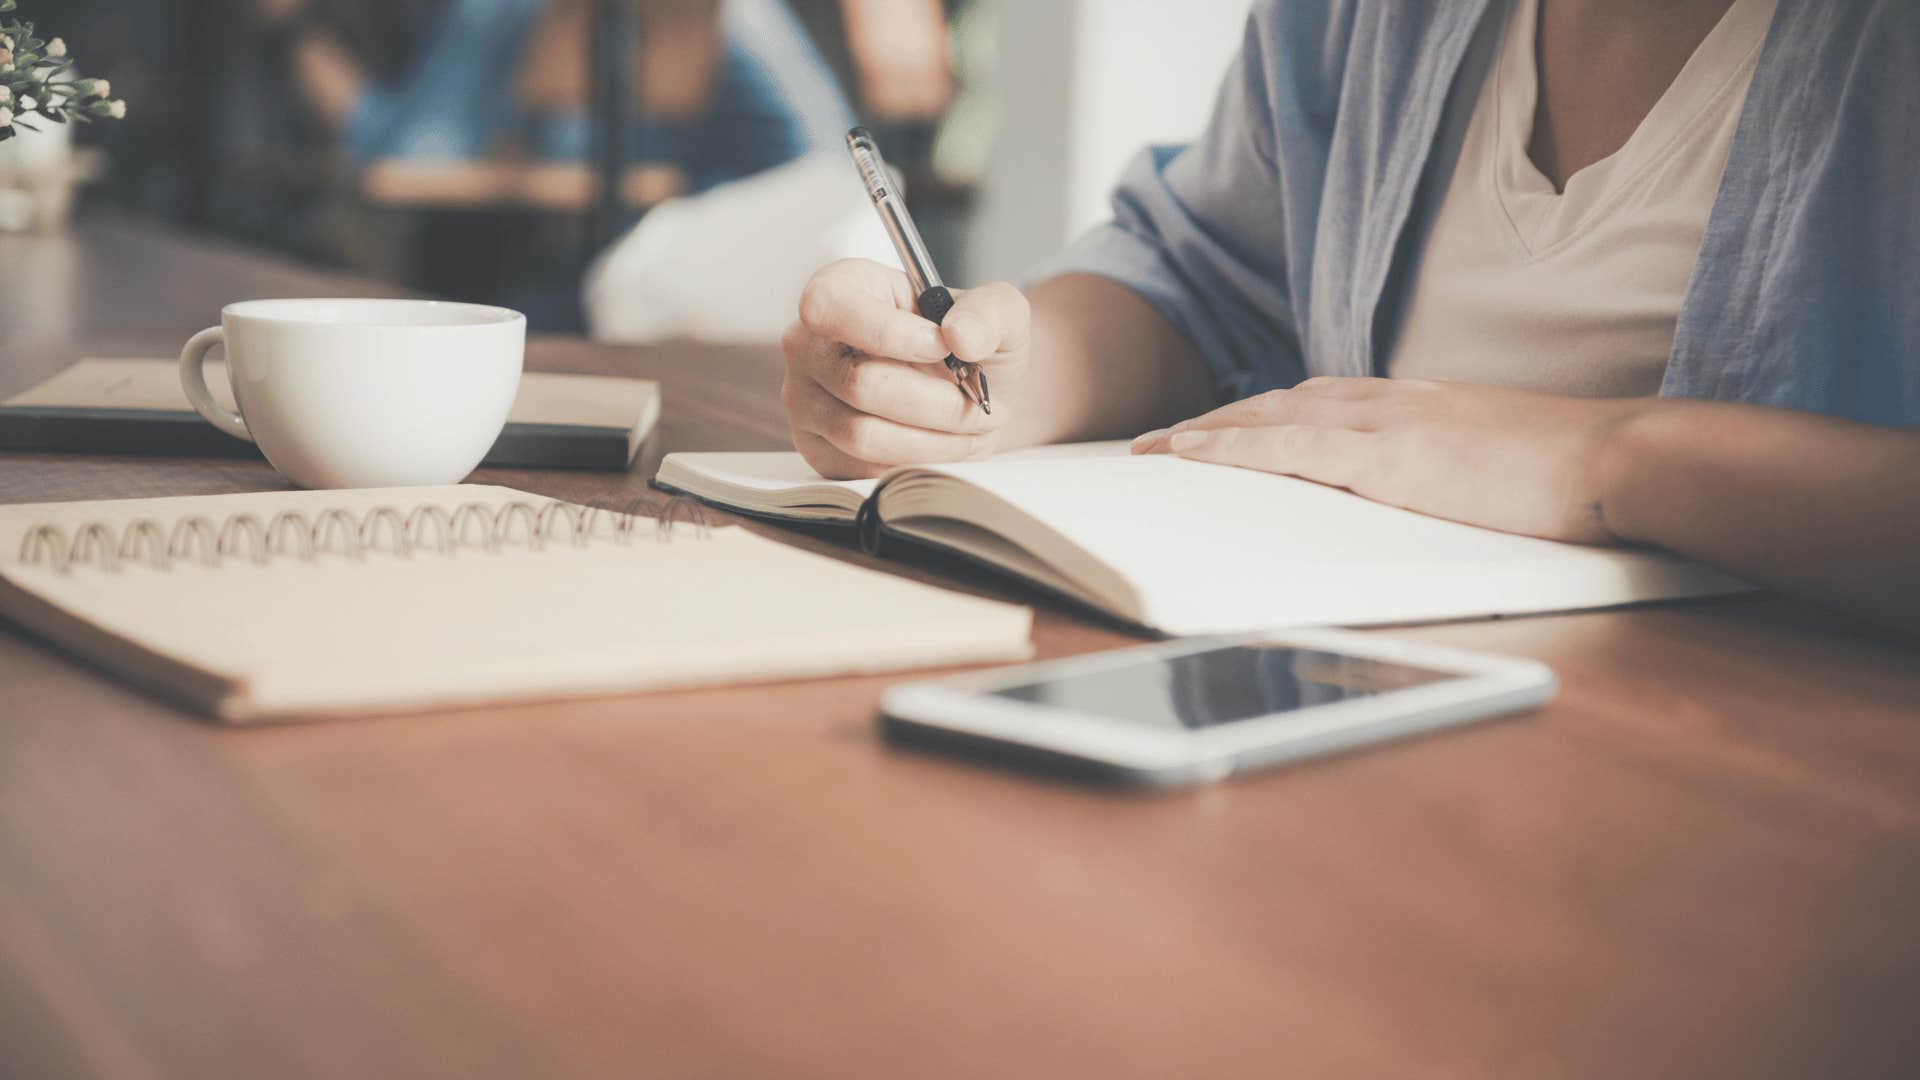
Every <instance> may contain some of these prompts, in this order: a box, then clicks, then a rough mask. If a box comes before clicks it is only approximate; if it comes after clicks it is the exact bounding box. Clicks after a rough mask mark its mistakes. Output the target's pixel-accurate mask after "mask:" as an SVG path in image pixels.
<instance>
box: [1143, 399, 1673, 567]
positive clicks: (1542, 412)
mask: <svg viewBox="0 0 1920 1080" xmlns="http://www.w3.org/2000/svg"><path fill="white" fill-rule="evenodd" d="M1662 406H1663V403H1662V402H1660V401H1658V400H1657V399H1650V398H1636V399H1625V400H1592V399H1585V398H1568V397H1559V396H1555V395H1551V394H1542V393H1534V392H1530V391H1524V390H1508V389H1503V388H1498V387H1489V386H1477V385H1472V384H1468V383H1444V382H1420V381H1413V380H1396V379H1336V378H1318V379H1309V380H1307V381H1306V382H1303V383H1301V384H1300V385H1298V386H1296V387H1294V388H1293V389H1291V390H1275V391H1272V392H1271V393H1266V394H1261V395H1259V396H1258V397H1252V398H1248V399H1246V400H1244V401H1237V402H1234V403H1233V404H1231V405H1227V406H1223V407H1222V408H1219V409H1215V410H1214V411H1212V412H1210V413H1207V414H1206V415H1204V416H1199V417H1195V418H1194V419H1192V420H1188V421H1185V422H1183V423H1180V424H1176V425H1174V426H1173V427H1171V428H1167V429H1164V430H1161V431H1152V432H1148V433H1147V434H1145V435H1142V436H1140V438H1138V439H1136V440H1135V441H1134V445H1133V449H1134V452H1135V453H1157V452H1168V451H1171V452H1172V453H1175V454H1178V455H1180V456H1181V457H1185V458H1192V459H1193V460H1195V461H1211V462H1218V463H1220V464H1223V465H1238V466H1241V467H1243V468H1249V469H1259V470H1261V471H1263V472H1272V473H1284V474H1287V475H1289V476H1298V477H1301V478H1303V479H1306V480H1314V481H1318V482H1320V483H1323V484H1330V485H1332V486H1334V487H1342V488H1346V489H1348V490H1350V491H1353V492H1354V493H1356V494H1359V495H1364V496H1366V497H1367V498H1369V499H1373V500H1374V501H1376V502H1383V503H1387V504H1389V505H1391V506H1399V507H1404V508H1406V509H1408V510H1417V511H1419V512H1421V513H1423V514H1431V515H1433V516H1434V517H1442V518H1450V519H1452V520H1454V521H1464V522H1467V523H1468V524H1471V525H1482V526H1486V527H1488V528H1493V529H1502V530H1505V531H1507V532H1515V533H1526V534H1529V535H1533V536H1545V537H1550V538H1552V539H1556V540H1573V541H1578V542H1582V543H1590V544H1604V543H1613V542H1617V541H1618V540H1620V539H1621V537H1620V536H1618V535H1617V534H1616V533H1615V532H1614V530H1613V529H1611V528H1610V527H1609V525H1608V522H1607V512H1606V500H1607V493H1608V491H1609V490H1610V484H1611V482H1612V479H1613V478H1612V476H1611V475H1610V469H1611V468H1612V455H1611V453H1610V451H1611V449H1612V445H1613V442H1614V435H1615V434H1616V433H1617V432H1618V431H1620V429H1621V428H1622V427H1623V426H1624V425H1625V424H1626V423H1627V422H1628V421H1629V420H1631V419H1633V418H1635V417H1636V416H1639V415H1641V414H1643V413H1645V412H1647V411H1649V410H1652V409H1657V408H1661V407H1662Z"/></svg>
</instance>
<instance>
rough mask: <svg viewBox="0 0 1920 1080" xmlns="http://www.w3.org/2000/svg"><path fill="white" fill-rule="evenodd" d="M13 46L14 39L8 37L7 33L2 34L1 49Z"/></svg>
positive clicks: (0, 37)
mask: <svg viewBox="0 0 1920 1080" xmlns="http://www.w3.org/2000/svg"><path fill="white" fill-rule="evenodd" d="M11 48H13V39H12V38H10V37H8V36H7V35H5V34H0V49H11Z"/></svg>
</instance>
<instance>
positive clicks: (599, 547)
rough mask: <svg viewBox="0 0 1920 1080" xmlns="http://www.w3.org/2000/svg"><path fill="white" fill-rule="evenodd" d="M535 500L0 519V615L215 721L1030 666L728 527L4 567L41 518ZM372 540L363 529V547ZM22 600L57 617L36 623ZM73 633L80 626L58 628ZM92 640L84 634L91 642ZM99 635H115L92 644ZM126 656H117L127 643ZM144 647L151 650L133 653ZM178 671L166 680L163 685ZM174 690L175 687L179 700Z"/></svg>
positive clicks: (909, 588)
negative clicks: (539, 541) (207, 696)
mask: <svg viewBox="0 0 1920 1080" xmlns="http://www.w3.org/2000/svg"><path fill="white" fill-rule="evenodd" d="M516 501H525V502H529V503H533V504H535V505H541V504H545V503H546V502H547V501H548V500H544V499H538V498H536V497H533V496H528V495H524V494H522V493H520V492H516V491H511V490H507V489H503V488H487V487H477V486H462V487H455V488H416V489H389V490H386V491H375V492H364V491H349V492H278V493H270V494H258V495H231V496H207V497H199V498H191V499H152V500H130V501H123V502H95V503H68V504H41V505H35V506H16V507H5V508H0V560H4V561H3V562H0V574H3V575H4V577H5V579H6V580H7V582H8V584H9V585H11V586H13V587H14V589H12V590H9V595H7V596H6V597H4V599H5V600H6V607H7V610H9V611H10V612H12V613H14V617H15V618H16V619H19V620H20V621H24V622H26V623H27V624H28V625H30V626H33V627H35V628H36V629H40V630H41V632H43V633H47V634H48V635H49V636H52V637H55V638H56V639H59V640H62V641H63V642H65V643H66V644H68V645H69V647H71V648H73V649H75V650H76V651H79V652H82V653H85V654H89V655H92V656H94V657H95V658H96V659H98V660H100V661H101V662H103V663H107V664H109V666H116V667H119V668H121V669H122V670H125V671H127V672H128V673H129V674H132V675H134V676H135V677H140V676H141V675H142V673H143V672H145V673H147V674H148V676H149V677H148V678H147V679H146V681H148V682H150V683H152V682H157V681H158V682H164V681H166V680H165V679H156V678H154V677H152V676H151V671H152V669H153V667H154V662H153V659H152V658H156V657H157V658H159V659H160V661H161V666H163V667H165V666H168V665H185V666H186V667H188V668H191V669H196V670H197V671H198V672H200V673H204V674H205V675H207V676H211V677H213V678H214V679H215V680H216V681H218V682H221V683H225V684H227V688H226V690H225V691H224V692H223V693H221V694H219V695H218V700H216V701H213V702H199V704H201V705H202V707H204V708H208V709H210V711H215V712H218V713H220V714H221V715H223V716H225V717H226V718H228V719H236V720H243V719H250V718H253V717H256V716H265V715H276V714H292V715H307V714H316V713H330V712H346V711H365V710H388V709H410V708H421V707H428V706H438V705H446V704H452V703H456V702H478V701H492V700H500V699H508V698H529V697H562V696H574V695H583V694H596V693H610V692H620V691H628V690H638V689H645V688H653V687H660V686H681V685H691V684H697V683H711V682H720V681H748V680H765V679H777V678H793V677H799V676H815V675H827V674H841V673H850V672H862V671H882V670H891V669H898V668H903V667H912V666H921V665H928V664H942V663H963V662H974V661H987V660H1001V659H1013V658H1018V657H1021V656H1024V655H1025V654H1026V653H1027V652H1028V644H1027V637H1028V629H1029V622H1030V613H1029V612H1028V611H1027V610H1026V609H1024V608H1019V607H1013V606H1010V605H1005V604H999V603H994V602H990V601H984V600H978V599H974V598H971V597H966V596H961V595H958V594H955V593H950V592H946V591H944V590H941V589H937V588H933V587H930V586H926V585H921V584H917V583H914V582H910V581H906V580H903V579H900V578H897V577H893V576H890V575H887V574H881V573H876V572H873V571H869V570H863V569H860V568H858V567H854V566H850V565H848V564H846V563H842V562H839V561H836V560H833V559H828V558H825V557H822V556H817V555H811V554H807V553H805V552H801V551H798V550H795V549H793V548H790V547H787V546H785V545H782V544H779V543H776V542H773V541H770V540H765V539H762V538H760V537H758V536H755V535H753V534H751V533H749V532H747V531H745V530H743V529H740V528H721V529H714V530H711V531H706V532H704V533H702V532H701V531H700V530H695V529H692V528H689V527H687V526H685V525H682V526H679V527H678V529H677V531H675V532H674V533H673V535H672V537H671V538H670V539H665V540H662V539H660V538H659V537H658V536H657V535H656V531H655V529H654V527H653V523H652V522H651V521H644V522H642V523H641V525H642V527H640V528H637V529H636V530H634V533H633V536H632V539H631V540H630V541H628V542H625V543H621V542H616V541H615V540H614V539H612V538H611V536H610V535H609V536H607V537H602V538H601V539H598V540H596V541H595V542H593V543H591V544H588V545H586V546H583V547H576V546H574V545H573V544H571V543H569V542H553V543H549V544H547V545H546V546H545V547H544V548H543V549H542V550H537V551H536V550H532V549H530V548H529V547H528V546H526V545H525V544H524V543H520V542H509V543H504V544H502V545H501V548H500V550H498V551H497V552H492V553H488V552H484V551H480V550H477V549H473V550H469V549H462V550H459V551H457V552H455V553H453V554H451V555H443V554H440V553H439V552H438V551H433V552H421V553H416V554H413V555H411V556H409V557H404V558H403V557H400V556H397V555H394V554H391V553H389V552H386V551H380V552H374V553H371V554H367V555H365V556H364V557H362V558H360V559H357V560H355V559H349V558H346V557H344V556H341V555H322V556H320V557H318V558H316V559H314V560H312V561H304V560H302V559H300V558H298V557H286V556H281V557H276V558H274V559H273V560H271V561H270V562H268V563H266V564H265V565H256V564H255V563H254V562H253V561H252V560H251V559H250V558H248V557H246V556H245V554H244V551H245V550H246V549H241V550H242V552H243V553H242V554H241V555H240V557H229V558H226V559H224V560H222V562H221V563H220V565H218V566H215V567H208V566H204V565H200V564H199V563H198V562H196V561H194V560H191V559H186V560H175V561H174V562H173V563H172V564H171V565H170V566H169V568H167V569H164V570H161V569H155V568H153V567H151V566H148V565H146V564H144V563H138V562H131V561H130V562H128V563H126V564H124V565H122V566H121V567H120V568H119V569H118V570H113V571H109V570H106V569H103V568H101V567H99V566H96V565H75V566H74V567H72V568H71V569H70V570H68V571H67V572H65V573H61V572H58V571H57V570H55V569H54V568H53V567H52V566H51V565H46V564H43V565H38V566H28V565H23V564H22V562H21V559H20V555H21V542H22V539H23V537H24V536H25V535H26V533H27V531H28V530H29V529H30V528H32V527H34V526H36V525H40V524H51V525H55V526H58V527H60V528H61V529H62V530H63V531H64V533H65V534H66V535H68V536H69V537H71V536H73V535H75V534H77V532H78V530H79V529H80V528H81V527H82V526H84V525H85V524H87V523H96V522H97V523H100V524H102V525H104V526H106V530H107V531H108V532H110V533H113V534H116V535H117V534H120V533H122V532H123V531H124V529H125V528H126V527H127V526H128V525H130V524H132V523H133V522H134V521H136V520H139V519H147V520H152V521H154V522H157V523H159V524H161V525H162V526H163V527H167V526H168V525H169V523H171V522H175V521H177V520H178V519H180V518H181V517H184V516H188V515H195V516H199V517H202V518H206V519H208V520H210V521H213V522H215V523H217V522H219V521H220V520H222V519H225V518H227V517H228V516H229V515H231V514H236V513H247V514H251V515H253V516H254V517H255V518H256V519H258V520H259V521H261V522H263V523H264V522H265V521H267V520H268V519H270V518H272V517H273V515H275V514H276V513H279V512H281V511H283V510H294V511H297V512H300V513H302V514H303V515H305V516H306V517H307V518H308V519H313V518H315V517H317V516H318V515H319V514H320V513H322V512H324V511H325V510H328V509H332V508H336V507H337V508H341V509H344V510H347V511H349V512H352V513H357V514H362V515H364V514H367V513H370V512H372V511H373V510H375V509H376V508H377V507H382V506H385V507H393V508H395V509H397V510H399V511H400V512H402V513H405V512H406V511H407V510H409V509H410V508H412V507H415V506H418V505H421V504H423V503H429V504H433V505H437V506H442V507H444V508H447V509H449V510H451V509H452V508H454V507H456V506H458V505H460V504H463V503H480V504H484V505H486V506H489V507H496V508H497V507H504V506H506V505H508V504H510V503H513V502H516ZM376 538H377V537H376ZM14 590H19V591H24V592H25V593H28V594H31V596H32V597H34V598H37V599H38V600H40V601H44V602H45V604H47V605H51V606H52V607H53V608H56V609H60V610H62V611H64V612H65V613H67V615H69V616H71V617H72V619H71V620H57V622H58V623H59V624H60V625H56V624H55V623H50V622H49V621H48V620H47V619H46V618H45V617H44V613H43V615H42V616H41V617H34V616H33V612H32V610H31V609H32V608H33V607H34V606H35V605H34V604H33V603H32V601H31V600H27V601H25V602H24V604H25V606H24V607H23V606H21V604H22V600H21V598H20V597H18V596H17V595H13V593H14ZM73 620H77V621H78V623H79V624H81V625H80V626H79V627H75V626H73V625H68V624H70V623H71V622H72V621H73ZM88 628H91V629H88ZM102 633H104V635H106V636H109V637H111V638H115V639H119V641H117V642H112V643H105V644H103V642H102V640H101V638H102ZM128 646H131V647H132V648H128ZM145 654H151V656H150V657H148V656H146V655H145ZM176 675H177V672H176ZM176 689H177V687H176Z"/></svg>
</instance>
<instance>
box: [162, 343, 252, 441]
mask: <svg viewBox="0 0 1920 1080" xmlns="http://www.w3.org/2000/svg"><path fill="white" fill-rule="evenodd" d="M226 340H227V334H226V331H224V330H222V329H220V328H219V327H217V326H210V327H208V328H207V329H205V330H202V331H200V332H199V333H197V334H195V335H193V336H192V337H191V338H188V339H187V347H186V348H184V349H181V350H180V388H181V389H183V390H185V391H186V392H187V400H188V401H190V402H192V403H193V411H194V412H197V413H199V414H200V415H201V416H203V417H206V420H207V423H209V424H212V425H213V426H214V427H217V428H219V429H220V430H221V431H224V432H226V433H227V434H229V435H231V436H233V437H234V438H236V439H245V440H247V441H248V442H252V441H253V436H252V435H249V434H248V433H247V422H246V421H245V420H242V419H241V418H240V414H239V413H237V412H234V411H233V410H231V409H228V408H225V407H223V406H222V405H221V404H220V403H219V402H217V401H215V400H213V394H212V392H210V391H209V390H208V389H207V370H206V363H207V351H208V350H210V349H212V348H213V347H214V346H215V345H222V344H225V343H226Z"/></svg>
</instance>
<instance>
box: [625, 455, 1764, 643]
mask: <svg viewBox="0 0 1920 1080" xmlns="http://www.w3.org/2000/svg"><path fill="white" fill-rule="evenodd" d="M654 482H655V483H656V484H657V485H659V486H660V487H663V488H667V489H669V490H674V491H683V492H686V493H688V494H691V495H695V496H698V497H700V498H702V499H706V500H709V501H711V502H714V503H717V504H719V505H722V506H726V507H730V508H732V509H736V510H740V511H743V512H746V513H751V514H759V515H764V516H768V517H774V518H783V519H788V520H804V521H838V522H848V523H851V522H854V521H855V520H856V518H858V519H860V520H862V521H863V522H864V523H866V524H868V525H870V526H873V528H871V529H870V530H869V533H870V537H871V536H873V535H878V534H879V533H881V532H884V533H886V534H891V535H897V536H903V537H907V538H910V539H913V540H916V541H920V542H922V543H926V544H931V545H933V546H935V547H940V548H945V549H947V550H950V551H953V552H957V553H959V554H961V555H964V556H967V557H969V558H972V559H975V560H977V561H979V562H983V563H987V564H990V565H992V566H995V567H998V568H1000V569H1002V570H1005V571H1007V572H1009V573H1012V574H1016V575H1018V576H1020V577H1023V578H1026V579H1028V580H1030V581H1033V582H1035V583H1037V584H1039V585H1041V586H1044V587H1046V588H1048V589H1051V590H1053V591H1055V592H1057V593H1060V594H1062V595H1065V596H1067V597H1070V598H1072V599H1074V600H1078V601H1080V602H1082V603H1085V604H1088V605H1090V606H1092V607H1096V608H1099V609H1101V610H1103V611H1106V612H1108V613H1109V614H1112V615H1115V616H1117V617H1119V618H1121V619H1124V620H1126V621H1128V622H1133V623H1137V624H1140V625H1142V626H1147V627H1151V628H1154V629H1157V630H1160V631H1162V632H1165V633H1170V634H1197V633H1224V632H1230V631H1238V630H1250V629H1258V628H1267V627H1276V626H1321V625H1324V626H1356V625H1367V624H1383V623H1405V622H1424V621H1432V620H1440V619H1457V618H1473V617H1481V616H1491V615H1507V614H1519V613H1523V612H1538V611H1559V610H1571V609H1577V608H1594V607H1610V606H1614V605H1618V604H1629V603H1636V602H1640V601H1646V600H1660V599H1672V598H1678V597H1693V596H1707V595H1715V594H1722V593H1732V592H1740V591H1744V590H1746V589H1747V588H1748V586H1747V585H1745V584H1743V583H1742V582H1740V581H1737V580H1735V579H1733V578H1729V577H1727V576H1725V575H1723V574H1721V573H1719V572H1717V571H1714V570H1711V569H1709V568H1707V567H1704V566H1700V565H1698V564H1696V563H1691V562H1687V561H1685V560H1681V559H1677V558H1674V557H1672V556H1669V555H1663V554H1660V553H1657V552H1651V551H1641V550H1627V549H1612V548H1596V547H1585V546H1580V545H1575V544H1561V543H1555V542H1553V541H1550V540H1539V539H1534V538H1532V537H1525V536H1515V535H1512V534H1510V533H1502V532H1493V531H1490V530H1487V529H1478V528H1474V527H1472V526H1469V525H1460V524H1456V523H1454V522H1449V521H1441V520H1439V519H1436V518H1431V517H1426V516H1424V515H1421V514H1415V513H1410V512H1408V511H1405V510H1396V509H1394V508H1392V507H1388V506H1383V505H1381V504H1379V503H1375V502H1370V501H1368V500H1366V499H1362V498H1360V497H1358V496H1356V495H1352V494H1349V493H1347V492H1343V491H1338V490H1335V489H1333V488H1329V487H1324V486H1322V485H1319V484H1313V483H1308V482H1306V481H1303V480H1295V479H1291V478H1288V477H1282V476H1272V475H1268V474H1265V473H1257V472H1252V471H1249V470H1246V469H1235V468H1230V467H1227V466H1224V465H1209V464H1204V463H1201V462H1194V461H1185V460H1182V459H1180V458H1175V457H1170V456H1165V455H1153V456H1132V455H1129V454H1128V453H1127V447H1126V444H1125V443H1088V444H1082V445H1078V446H1057V447H1043V448H1039V449H1036V450H1028V451H1019V452H1015V453H1009V454H1003V455H1001V456H999V457H997V458H994V459H993V460H991V461H984V462H975V463H968V464H962V465H935V466H913V467H904V468H899V469H895V470H892V471H891V472H889V473H887V474H886V475H885V476H883V477H881V478H879V479H878V480H857V481H838V482H836V481H829V480H824V479H822V478H821V477H820V476H818V475H817V474H815V473H814V472H813V470H812V469H810V468H808V467H807V465H806V463H805V462H804V461H802V460H801V458H800V456H799V455H798V454H792V453H756V454H745V453H740V454H728V453H713V454H708V453H702V454H669V455H668V456H667V459H666V460H665V461H664V462H663V463H662V464H661V466H660V472H659V475H658V476H656V477H655V479H654Z"/></svg>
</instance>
